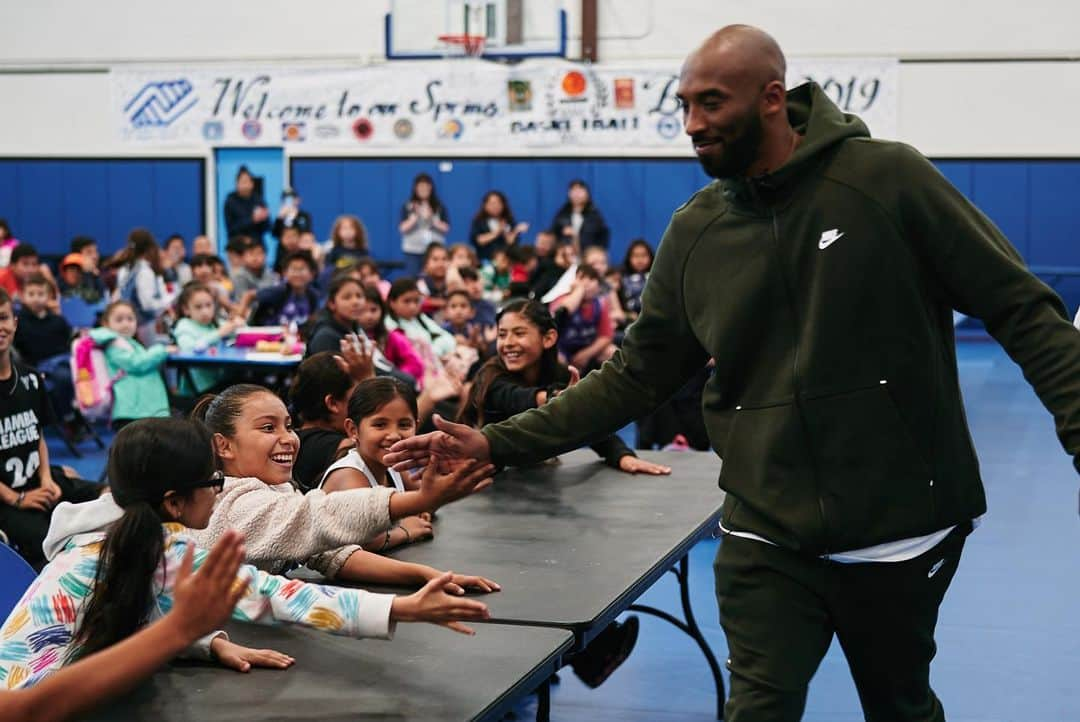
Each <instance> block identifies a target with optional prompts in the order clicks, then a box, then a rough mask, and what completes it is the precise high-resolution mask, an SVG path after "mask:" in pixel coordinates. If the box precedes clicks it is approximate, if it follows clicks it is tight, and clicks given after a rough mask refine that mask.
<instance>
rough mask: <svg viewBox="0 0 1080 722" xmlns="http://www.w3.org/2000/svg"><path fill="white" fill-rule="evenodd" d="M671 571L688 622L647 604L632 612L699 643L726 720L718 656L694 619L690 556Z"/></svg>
mask: <svg viewBox="0 0 1080 722" xmlns="http://www.w3.org/2000/svg"><path fill="white" fill-rule="evenodd" d="M670 571H671V573H672V574H674V575H675V577H676V578H677V579H678V580H679V594H680V597H681V598H682V608H683V616H684V617H685V618H686V621H685V622H684V621H682V620H681V619H677V618H676V617H674V616H672V615H671V614H669V613H667V612H665V611H663V610H662V609H657V608H656V607H650V606H648V605H646V604H632V605H631V606H630V611H632V612H640V613H642V614H649V615H652V616H654V617H657V618H659V619H663V620H664V621H666V622H670V623H671V624H673V625H674V626H676V627H678V628H679V629H681V630H682V631H683V632H684V633H686V635H687V636H689V637H690V638H691V639H693V640H694V641H695V642H697V646H698V648H699V649H700V650H701V653H702V654H704V655H705V661H706V662H708V663H709V669H710V670H711V671H712V676H713V682H714V683H715V684H716V719H718V720H722V719H724V701H725V697H726V695H725V692H724V678H723V676H722V675H721V674H720V664H719V663H718V662H717V661H716V655H715V654H713V651H712V648H710V647H709V643H708V642H706V641H705V637H704V636H703V635H702V634H701V629H700V628H698V625H697V620H695V619H694V612H693V610H692V609H691V608H690V556H689V555H686V556H684V557H683V558H682V559H680V560H679V565H678V567H677V568H675V569H671V570H670Z"/></svg>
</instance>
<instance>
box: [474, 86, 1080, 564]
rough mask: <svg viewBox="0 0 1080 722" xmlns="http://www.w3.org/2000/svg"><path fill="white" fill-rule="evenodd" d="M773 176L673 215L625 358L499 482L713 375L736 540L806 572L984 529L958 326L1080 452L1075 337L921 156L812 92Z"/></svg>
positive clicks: (561, 406) (983, 221) (490, 432)
mask: <svg viewBox="0 0 1080 722" xmlns="http://www.w3.org/2000/svg"><path fill="white" fill-rule="evenodd" d="M788 115H789V118H790V120H791V123H792V125H793V126H794V127H795V128H796V130H797V131H798V132H799V133H800V134H802V135H803V136H804V137H803V140H802V142H801V144H800V145H799V147H798V148H797V150H796V151H795V153H794V155H793V156H792V158H791V159H790V160H789V161H788V163H787V164H785V165H784V166H783V167H781V168H780V169H778V170H777V171H776V172H774V173H772V174H769V175H766V176H763V177H760V178H754V179H726V180H721V181H715V182H713V183H711V184H709V185H708V186H706V187H705V188H703V189H702V190H701V191H699V192H698V193H697V194H695V195H694V196H693V197H692V198H691V199H690V201H689V202H688V203H687V204H686V205H684V206H683V207H682V208H679V209H678V210H677V211H675V213H674V215H673V216H672V219H671V223H670V224H669V226H668V229H667V231H666V233H665V234H664V238H663V240H662V242H661V244H660V248H659V251H658V253H657V256H656V262H655V263H654V265H653V268H652V272H651V274H650V276H649V281H648V284H647V285H646V287H645V291H644V295H643V299H642V304H643V311H642V314H641V316H640V318H639V319H638V320H637V321H636V322H635V323H634V324H633V325H632V326H631V327H630V329H629V330H628V332H627V335H626V339H625V342H624V344H623V348H622V351H621V353H619V354H617V355H616V357H615V358H614V359H612V360H611V361H610V362H608V363H607V364H605V365H604V367H603V368H602V369H601V370H600V371H599V372H596V373H593V374H590V375H589V376H587V377H586V378H584V379H582V381H581V382H580V383H579V384H577V385H576V386H575V387H573V388H572V389H570V390H568V391H566V392H565V393H563V394H561V395H560V396H559V397H558V398H556V399H555V400H554V401H552V402H551V403H549V404H546V405H544V406H543V407H541V408H539V409H535V410H532V411H529V412H526V413H524V414H521V415H519V416H516V417H514V418H512V419H510V420H507V421H505V422H503V423H501V424H494V425H489V426H487V427H485V428H484V429H483V433H484V434H485V436H486V437H487V439H488V441H489V442H490V445H491V451H492V457H493V458H494V460H495V461H496V462H498V463H522V462H525V461H531V460H534V459H538V458H544V457H547V456H550V455H552V454H555V453H561V452H562V451H565V450H568V449H571V448H575V447H577V446H579V445H581V444H582V443H586V442H591V441H595V440H596V439H598V438H600V437H602V436H604V435H605V434H609V433H611V432H612V430H614V429H617V428H619V427H621V426H622V425H624V424H625V423H627V422H629V421H631V420H633V419H636V418H639V417H640V416H642V415H644V414H646V413H648V412H649V411H650V410H652V409H653V408H655V407H656V406H657V405H659V404H660V403H662V402H663V401H664V400H665V399H667V398H668V397H670V396H671V395H672V394H673V393H674V392H675V391H676V390H677V389H678V388H679V387H680V386H681V384H682V383H683V381H684V380H685V379H687V378H688V377H689V376H690V375H691V374H692V373H693V372H694V371H695V370H697V369H699V368H700V367H701V366H702V364H704V363H705V362H706V361H707V360H708V359H709V358H710V357H712V358H714V359H715V360H716V371H715V374H714V375H713V377H712V379H711V380H710V381H709V383H708V385H707V387H706V389H705V394H704V400H703V407H704V414H705V422H706V425H707V427H708V430H709V437H710V439H711V440H712V444H713V447H714V448H715V449H716V451H717V453H718V454H719V455H720V456H721V457H722V458H723V460H724V464H723V467H722V471H721V474H720V486H721V487H722V488H723V489H724V490H725V491H726V492H727V497H726V500H725V502H724V510H723V516H724V525H725V526H726V527H728V528H730V529H735V530H740V531H749V532H754V533H757V534H759V535H761V536H764V537H765V538H767V539H769V540H771V541H774V542H776V543H777V544H780V545H782V546H784V547H787V548H789V549H793V550H796V551H800V552H805V553H808V554H823V553H826V552H839V551H845V550H852V549H858V548H862V547H866V546H870V545H873V544H878V543H883V542H887V541H895V540H899V539H906V538H909V537H914V536H919V535H923V534H928V533H930V532H933V531H937V530H940V529H943V528H946V527H948V526H951V525H953V524H957V523H960V522H963V521H967V520H970V519H972V518H974V517H976V516H978V515H980V514H982V513H983V512H984V511H985V509H986V499H985V495H984V491H983V486H982V482H981V480H980V477H979V468H978V461H977V460H976V458H975V451H974V448H973V446H972V443H971V438H970V435H969V433H968V429H967V422H966V419H965V417H964V407H963V402H962V400H961V397H960V386H959V383H958V379H957V368H956V354H955V343H954V338H953V325H952V310H953V309H957V310H959V311H961V312H963V313H965V314H968V315H970V316H974V317H976V318H980V319H982V320H983V321H984V322H985V324H986V327H987V329H988V330H989V332H990V333H991V334H992V335H993V336H994V337H995V338H996V339H997V340H998V341H999V342H1000V343H1001V344H1002V346H1004V348H1005V350H1006V351H1007V352H1008V353H1009V355H1010V356H1011V357H1012V358H1013V359H1014V360H1015V361H1016V362H1017V363H1018V364H1020V366H1021V367H1022V368H1023V371H1024V374H1025V376H1026V378H1027V379H1028V381H1029V382H1030V383H1031V384H1032V386H1034V388H1035V391H1036V392H1037V394H1038V395H1039V397H1040V398H1041V399H1042V401H1043V403H1044V404H1045V405H1046V406H1047V408H1049V409H1050V410H1051V411H1052V412H1053V414H1054V417H1055V420H1056V422H1057V429H1058V434H1059V436H1060V438H1061V441H1062V443H1063V444H1064V446H1065V448H1066V449H1067V450H1068V452H1069V453H1070V454H1072V455H1074V456H1075V455H1076V454H1077V453H1078V452H1080V334H1078V333H1077V332H1076V330H1075V329H1074V328H1073V327H1072V325H1071V324H1070V323H1069V321H1068V319H1067V317H1066V314H1065V309H1064V307H1063V305H1062V303H1061V300H1060V299H1059V298H1058V297H1057V296H1056V295H1055V294H1054V293H1053V292H1052V291H1051V290H1050V289H1049V288H1048V287H1046V286H1045V285H1044V284H1043V283H1041V282H1040V281H1039V280H1038V279H1036V278H1035V277H1034V276H1032V275H1031V274H1030V273H1029V272H1028V271H1027V270H1026V268H1025V266H1024V264H1023V262H1022V260H1021V258H1020V257H1019V255H1018V254H1017V253H1016V251H1015V250H1014V249H1013V248H1012V246H1011V245H1009V242H1008V241H1007V240H1006V239H1005V238H1004V237H1003V236H1002V234H1001V232H1000V231H998V229H997V228H996V227H995V226H994V225H993V224H992V223H991V222H990V221H989V220H988V219H987V218H986V217H985V216H983V215H982V214H981V213H980V212H979V211H978V210H977V209H976V208H975V207H974V206H972V205H971V204H970V203H969V202H968V201H967V200H966V199H965V198H964V197H963V196H962V195H961V194H960V193H959V192H958V191H957V190H956V189H955V188H954V187H953V186H951V185H950V184H949V183H948V181H946V180H945V179H944V178H943V177H942V176H941V174H940V173H938V172H937V170H936V169H935V168H934V167H933V165H932V164H931V163H930V162H929V161H928V160H927V159H926V158H924V157H923V156H922V155H920V154H919V153H918V152H917V151H915V150H913V149H912V148H910V147H908V146H906V145H903V144H900V143H893V142H885V141H877V140H871V139H870V137H869V133H868V132H867V130H866V127H865V126H864V125H863V123H862V122H861V121H859V120H858V119H857V118H855V117H854V116H851V115H845V114H844V113H842V112H841V111H840V110H839V109H838V108H837V107H836V106H835V105H834V104H833V103H832V102H831V101H830V100H829V99H828V98H827V97H826V96H825V94H824V93H823V92H822V91H821V89H820V88H819V87H817V86H816V85H813V84H807V85H803V86H800V87H799V88H796V89H794V90H792V91H790V92H789V94H788Z"/></svg>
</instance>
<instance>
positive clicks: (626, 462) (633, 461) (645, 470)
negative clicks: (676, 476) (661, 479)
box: [619, 454, 671, 476]
mask: <svg viewBox="0 0 1080 722" xmlns="http://www.w3.org/2000/svg"><path fill="white" fill-rule="evenodd" d="M619 470H620V471H625V472H626V473H627V474H652V475H653V476H667V475H668V474H670V473H671V467H670V466H662V465H660V464H654V463H652V462H651V461H646V460H645V459H639V458H638V457H636V456H630V455H629V454H627V455H626V456H624V457H622V458H621V459H619Z"/></svg>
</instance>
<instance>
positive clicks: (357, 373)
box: [334, 333, 375, 382]
mask: <svg viewBox="0 0 1080 722" xmlns="http://www.w3.org/2000/svg"><path fill="white" fill-rule="evenodd" d="M334 360H335V361H336V362H337V365H338V367H339V368H340V369H341V370H342V371H344V372H345V373H347V374H348V375H349V377H350V378H351V379H352V380H353V381H357V382H359V381H363V380H365V379H370V378H371V377H373V376H374V375H375V363H374V361H373V360H372V354H371V351H370V350H368V345H367V344H366V343H364V341H361V340H360V338H359V337H358V336H357V335H356V334H355V333H350V334H349V335H347V336H346V337H345V338H343V339H341V353H340V354H335V355H334Z"/></svg>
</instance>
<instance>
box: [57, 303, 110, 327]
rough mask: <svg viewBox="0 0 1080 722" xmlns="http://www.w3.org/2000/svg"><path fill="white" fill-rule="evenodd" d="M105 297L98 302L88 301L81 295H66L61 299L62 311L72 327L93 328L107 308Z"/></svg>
mask: <svg viewBox="0 0 1080 722" xmlns="http://www.w3.org/2000/svg"><path fill="white" fill-rule="evenodd" d="M105 306H106V302H105V300H104V299H102V300H101V301H98V302H97V303H87V302H86V301H85V300H84V299H83V298H81V297H80V296H66V297H63V298H61V299H60V313H61V314H62V315H63V316H64V318H66V319H67V321H68V323H70V324H71V327H72V328H76V329H78V328H93V327H94V325H95V324H96V323H97V318H98V316H99V315H100V314H101V312H102V311H104V310H105Z"/></svg>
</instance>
